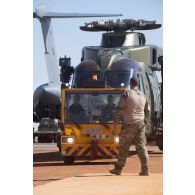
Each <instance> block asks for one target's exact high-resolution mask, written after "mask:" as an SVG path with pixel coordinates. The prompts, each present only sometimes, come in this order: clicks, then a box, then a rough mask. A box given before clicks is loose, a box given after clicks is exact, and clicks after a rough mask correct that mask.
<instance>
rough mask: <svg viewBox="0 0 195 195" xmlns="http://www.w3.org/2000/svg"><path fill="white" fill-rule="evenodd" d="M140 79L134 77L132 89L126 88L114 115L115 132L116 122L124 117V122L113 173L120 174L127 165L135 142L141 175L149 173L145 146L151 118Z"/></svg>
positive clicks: (111, 171) (114, 129) (114, 128)
mask: <svg viewBox="0 0 195 195" xmlns="http://www.w3.org/2000/svg"><path fill="white" fill-rule="evenodd" d="M138 87H139V80H138V78H137V77H132V78H131V80H130V88H131V90H126V91H125V92H124V93H123V94H122V95H121V97H120V100H119V102H118V105H117V108H116V113H115V115H114V124H113V133H114V134H116V123H119V122H120V120H121V119H123V121H124V123H123V125H122V128H121V132H120V134H119V140H120V141H119V156H118V162H116V163H115V168H114V169H112V170H110V173H111V174H115V175H120V174H121V171H122V169H123V167H124V166H125V163H126V159H127V156H128V152H129V147H130V145H131V144H132V143H133V142H134V143H135V147H136V151H137V153H138V156H139V159H140V162H141V172H140V173H139V175H149V156H148V152H147V149H146V146H145V140H146V137H145V125H146V121H147V120H148V118H149V113H150V110H149V106H148V102H147V100H146V98H145V96H144V95H143V93H142V92H140V91H139V88H138Z"/></svg>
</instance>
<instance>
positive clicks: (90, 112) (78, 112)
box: [65, 91, 122, 124]
mask: <svg viewBox="0 0 195 195" xmlns="http://www.w3.org/2000/svg"><path fill="white" fill-rule="evenodd" d="M121 93H122V91H118V92H115V93H113V92H103V93H100V92H98V93H95V92H91V91H90V93H86V92H83V91H81V92H78V93H68V94H67V95H66V109H65V112H66V122H68V123H76V124H78V123H79V124H85V123H90V124H91V123H113V116H114V113H115V109H116V105H117V104H118V101H119V98H120V95H121Z"/></svg>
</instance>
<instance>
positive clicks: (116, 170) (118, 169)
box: [109, 164, 122, 175]
mask: <svg viewBox="0 0 195 195" xmlns="http://www.w3.org/2000/svg"><path fill="white" fill-rule="evenodd" d="M121 171H122V168H121V167H119V166H118V165H117V164H115V167H114V169H112V170H109V172H110V173H111V174H115V175H121Z"/></svg>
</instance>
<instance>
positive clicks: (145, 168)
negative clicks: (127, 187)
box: [139, 167, 149, 176]
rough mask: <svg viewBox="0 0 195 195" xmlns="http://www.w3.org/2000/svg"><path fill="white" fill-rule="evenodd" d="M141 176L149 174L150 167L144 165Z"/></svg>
mask: <svg viewBox="0 0 195 195" xmlns="http://www.w3.org/2000/svg"><path fill="white" fill-rule="evenodd" d="M139 175H140V176H149V170H148V167H143V168H142V170H141V172H140V173H139Z"/></svg>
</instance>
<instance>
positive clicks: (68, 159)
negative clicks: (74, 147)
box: [64, 156, 74, 165]
mask: <svg viewBox="0 0 195 195" xmlns="http://www.w3.org/2000/svg"><path fill="white" fill-rule="evenodd" d="M73 163H74V156H65V157H64V164H65V165H72V164H73Z"/></svg>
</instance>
